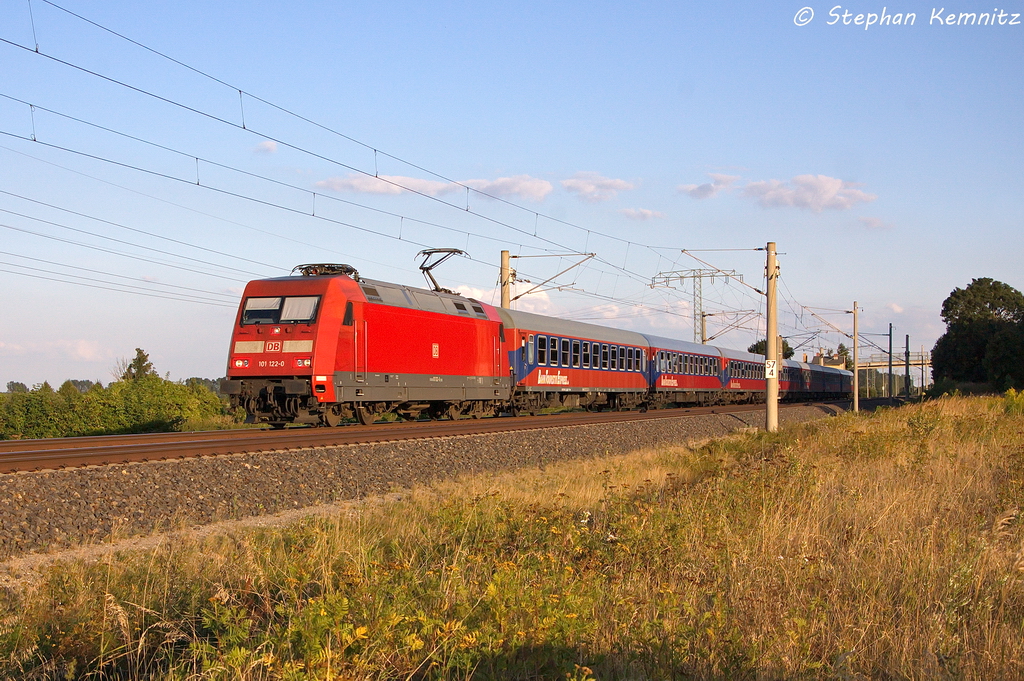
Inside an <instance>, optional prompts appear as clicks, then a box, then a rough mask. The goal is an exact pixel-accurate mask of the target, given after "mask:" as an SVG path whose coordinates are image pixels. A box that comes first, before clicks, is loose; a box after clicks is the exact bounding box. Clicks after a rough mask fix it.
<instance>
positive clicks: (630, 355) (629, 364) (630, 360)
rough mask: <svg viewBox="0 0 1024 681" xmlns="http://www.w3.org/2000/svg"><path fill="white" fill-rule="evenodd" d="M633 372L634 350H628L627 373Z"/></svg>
mask: <svg viewBox="0 0 1024 681" xmlns="http://www.w3.org/2000/svg"><path fill="white" fill-rule="evenodd" d="M632 370H633V348H626V371H632Z"/></svg>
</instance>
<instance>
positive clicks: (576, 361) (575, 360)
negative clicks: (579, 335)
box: [572, 340, 580, 369]
mask: <svg viewBox="0 0 1024 681" xmlns="http://www.w3.org/2000/svg"><path fill="white" fill-rule="evenodd" d="M572 365H573V366H574V367H576V368H577V369H578V368H579V366H580V342H579V341H578V340H574V341H573V342H572Z"/></svg>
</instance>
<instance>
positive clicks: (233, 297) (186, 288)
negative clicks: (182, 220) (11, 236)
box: [0, 251, 238, 300]
mask: <svg viewBox="0 0 1024 681" xmlns="http://www.w3.org/2000/svg"><path fill="white" fill-rule="evenodd" d="M0 255H9V256H12V257H15V258H24V259H25V260H32V261H34V262H41V263H44V264H47V265H56V266H57V267H65V268H68V269H74V270H81V271H82V272H92V273H93V274H102V275H104V276H107V277H116V278H118V279H127V280H129V281H141V282H143V283H145V284H149V285H150V286H164V287H167V288H177V289H182V290H184V291H195V292H197V293H206V294H208V295H211V296H221V297H222V298H229V299H231V300H237V299H238V296H237V295H235V294H234V293H221V292H219V291H207V290H205V289H199V288H192V287H190V286H179V285H177V284H167V283H164V282H159V281H149V280H148V279H140V278H138V277H129V276H127V275H124V274H116V273H114V272H107V271H105V270H94V269H91V268H89V267H80V266H78V265H68V264H67V263H62V262H54V261H53V260H45V259H43V258H34V257H32V256H30V255H22V254H21V253H10V252H8V251H0ZM5 264H8V265H11V266H12V267H23V265H16V264H14V263H5ZM41 271H43V270H41ZM45 271H50V270H45ZM54 274H57V273H54Z"/></svg>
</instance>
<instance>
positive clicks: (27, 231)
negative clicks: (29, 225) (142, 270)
mask: <svg viewBox="0 0 1024 681" xmlns="http://www.w3.org/2000/svg"><path fill="white" fill-rule="evenodd" d="M0 228H3V229H9V230H11V231H14V232H21V233H22V234H31V235H32V236H37V237H40V238H43V239H49V240H51V241H59V242H61V243H65V244H70V245H73V246H79V247H81V248H88V249H89V250H93V251H100V252H102V253H109V254H110V255H116V256H120V257H122V258H130V259H132V260H139V261H142V262H148V263H152V264H154V265H163V266H164V267H171V268H174V269H179V270H185V271H186V272H192V273H194V274H202V275H204V276H207V277H216V278H217V279H226V280H227V281H234V282H245V279H237V278H233V277H226V276H224V275H222V274H213V273H212V272H203V271H202V270H196V269H192V268H190V267H184V266H182V265H177V264H174V263H168V262H163V261H160V260H154V259H152V258H145V257H143V256H141V255H133V254H131V253H124V252H121V251H115V250H113V249H110V248H103V247H102V246H94V245H92V244H86V243H82V242H80V241H75V240H73V239H62V238H61V237H59V236H53V235H52V234H44V233H42V232H34V231H32V230H30V229H24V228H22V227H15V226H14V225H5V224H3V223H0Z"/></svg>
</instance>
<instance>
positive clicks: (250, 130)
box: [0, 38, 668, 282]
mask: <svg viewBox="0 0 1024 681" xmlns="http://www.w3.org/2000/svg"><path fill="white" fill-rule="evenodd" d="M0 43H5V44H8V45H11V46H13V47H16V48H18V49H22V50H26V51H28V52H32V50H31V49H29V48H27V47H26V46H24V45H21V44H20V43H17V42H14V41H11V40H7V39H6V38H0ZM34 54H38V55H39V56H41V57H44V58H46V59H49V60H52V61H54V62H57V63H59V64H62V65H64V66H67V67H69V68H72V69H75V70H78V71H81V72H82V73H86V74H88V75H91V76H93V77H96V78H100V79H102V80H105V81H107V82H110V83H113V84H115V85H118V86H120V87H124V88H126V89H129V90H131V91H133V92H136V93H139V94H141V95H144V96H147V97H151V98H153V99H156V100H158V101H161V102H164V103H166V104H169V105H171V106H175V107H178V108H181V109H183V110H185V111H188V112H191V113H194V114H196V115H199V116H202V117H205V118H207V119H210V120H213V121H215V122H218V123H221V124H224V125H227V126H230V127H233V128H235V129H238V130H244V131H245V132H247V133H250V134H253V135H257V136H259V137H261V138H262V139H263V140H264V141H272V142H274V143H276V144H280V145H282V146H284V147H286V148H289V149H293V150H295V151H298V152H300V153H304V154H307V155H309V156H311V157H313V158H317V159H320V160H322V161H325V162H327V163H331V164H334V165H337V166H339V167H342V168H345V169H346V170H350V171H352V172H355V173H358V174H361V175H363V176H366V177H373V178H375V179H377V180H378V181H381V182H385V183H387V184H389V185H392V186H394V187H396V188H398V189H400V190H402V191H407V192H409V193H411V194H415V195H417V196H420V197H422V198H426V199H428V200H431V201H435V202H437V203H440V204H443V205H445V206H448V207H451V208H455V209H457V210H459V211H460V212H464V213H468V214H471V215H473V216H474V217H477V218H479V219H482V220H485V221H487V222H490V223H493V224H495V225H498V226H501V227H505V228H507V229H511V230H513V231H516V232H518V233H521V234H524V235H527V236H533V235H532V233H531V232H530V230H525V229H522V228H519V227H516V226H514V225H512V224H509V223H506V222H503V221H501V220H498V219H496V218H492V217H490V216H488V215H484V214H483V213H480V212H478V211H474V210H472V209H471V208H470V206H469V205H468V204H467V205H466V207H465V208H463V207H462V206H461V205H460V204H456V203H453V202H450V201H445V200H444V199H441V198H440V197H437V196H433V195H431V194H429V193H427V192H424V191H420V190H417V189H414V188H412V187H409V186H407V185H403V184H402V183H400V182H396V181H394V180H391V179H388V178H386V177H383V176H375V175H373V174H371V173H369V172H367V171H365V170H362V169H361V168H358V167H355V166H352V165H351V164H348V163H344V162H342V161H339V160H337V159H332V158H330V157H328V156H325V155H323V154H320V153H318V152H315V151H312V150H309V149H305V148H303V147H300V146H298V145H295V144H292V143H290V142H287V141H285V140H283V139H280V138H278V137H275V136H273V135H270V134H266V133H263V132H260V131H258V130H255V129H253V128H252V127H247V128H243V127H242V126H241V125H239V124H238V123H236V122H234V121H231V120H228V119H226V118H223V117H221V116H217V115H215V114H211V113H209V112H206V111H203V110H201V109H197V108H195V107H193V106H189V105H187V104H183V103H181V102H178V101H175V100H173V99H170V98H168V97H164V96H162V95H159V94H156V93H154V92H150V91H148V90H146V89H145V88H141V87H138V86H135V85H131V84H129V83H126V82H124V81H121V80H118V79H116V78H112V77H110V76H107V75H104V74H101V73H99V72H97V71H93V70H91V69H87V68H85V67H83V66H80V65H78V64H75V63H73V62H70V61H67V60H64V59H60V58H58V57H55V56H53V55H50V54H47V53H45V52H35V53H34ZM6 134H8V135H10V136H14V137H21V138H22V139H27V138H24V136H21V135H16V134H13V133H6ZM427 172H429V171H427ZM432 174H433V173H432ZM437 176H438V177H443V176H440V175H437ZM446 181H451V180H447V178H446ZM455 184H458V185H459V186H462V187H465V188H466V189H467V191H472V188H471V187H469V186H468V185H465V184H461V183H455ZM478 193H480V194H481V195H483V196H487V197H488V198H493V199H494V200H496V201H501V202H503V203H506V204H508V205H512V206H515V207H517V208H520V209H522V210H529V212H530V213H531V214H534V213H536V211H534V210H533V209H526V208H524V207H522V206H519V205H518V204H515V203H513V202H509V201H507V200H505V199H502V198H501V197H497V196H493V195H491V194H487V193H483V192H478ZM545 218H546V219H549V220H552V221H555V222H558V223H561V224H564V225H567V226H571V227H574V228H576V229H580V230H583V231H586V232H587V233H588V235H589V234H599V235H601V236H602V237H604V238H608V239H613V240H616V241H619V242H622V243H627V244H635V245H637V246H641V247H643V248H647V249H649V250H651V251H652V252H657V249H656V248H655V247H652V246H649V245H647V244H638V243H636V242H631V241H629V240H627V239H622V238H621V237H616V236H613V235H608V234H604V233H601V232H598V231H597V230H592V229H589V228H585V227H580V226H579V225H575V224H573V223H570V222H567V221H564V220H558V219H556V218H553V217H550V216H545ZM535 238H537V239H538V240H540V241H542V242H546V243H549V244H551V245H553V246H557V247H558V248H562V249H565V250H569V248H568V247H567V246H565V245H564V244H560V243H558V242H556V241H554V240H552V239H548V238H546V237H541V236H536V237H535ZM665 248H666V249H667V248H668V247H665ZM597 260H599V261H600V262H602V263H603V264H605V265H608V266H609V267H612V268H613V269H616V270H618V271H620V272H623V273H624V274H626V275H628V276H630V277H631V278H635V279H636V280H637V281H638V282H644V281H646V278H645V277H643V276H642V275H641V274H639V273H637V272H633V271H631V270H628V269H626V268H624V267H620V266H618V265H616V264H614V263H612V262H610V261H608V260H607V259H605V258H600V257H598V258H597Z"/></svg>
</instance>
